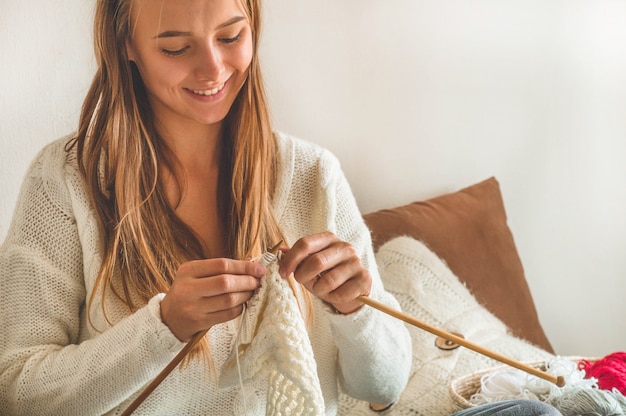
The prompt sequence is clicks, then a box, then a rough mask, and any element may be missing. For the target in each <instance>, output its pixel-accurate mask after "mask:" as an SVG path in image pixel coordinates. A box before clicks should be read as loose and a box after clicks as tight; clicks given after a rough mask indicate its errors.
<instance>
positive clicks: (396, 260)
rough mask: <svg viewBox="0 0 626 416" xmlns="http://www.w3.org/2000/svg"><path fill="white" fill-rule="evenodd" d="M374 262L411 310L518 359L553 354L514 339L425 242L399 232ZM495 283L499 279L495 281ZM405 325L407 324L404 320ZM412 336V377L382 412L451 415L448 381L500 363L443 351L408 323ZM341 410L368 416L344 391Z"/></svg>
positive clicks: (429, 336) (405, 307) (459, 351)
mask: <svg viewBox="0 0 626 416" xmlns="http://www.w3.org/2000/svg"><path fill="white" fill-rule="evenodd" d="M376 259H377V263H378V267H379V270H380V274H381V277H382V279H383V283H384V285H385V288H386V289H387V290H388V291H389V292H391V293H392V294H393V295H395V296H396V298H397V299H398V301H399V302H400V305H401V307H402V310H403V311H404V312H406V313H408V314H409V315H411V316H413V317H415V318H417V319H419V320H421V321H423V322H426V323H428V324H430V325H433V326H435V327H437V328H441V329H443V330H446V331H448V332H454V333H460V334H462V335H463V336H464V337H465V338H466V339H468V340H470V341H472V342H473V343H475V344H478V345H481V346H483V347H485V348H487V349H489V350H492V351H496V352H499V353H501V354H503V355H506V356H508V357H511V358H513V359H516V360H519V361H531V362H533V361H543V360H545V359H549V358H554V356H553V355H551V354H549V353H547V352H545V351H543V350H542V349H540V348H537V347H535V346H533V345H530V344H529V343H527V342H525V341H523V340H521V339H518V338H515V337H513V336H512V335H510V334H509V333H508V332H507V328H506V326H505V325H504V324H503V323H502V322H501V321H500V320H498V319H497V318H496V317H495V316H494V315H492V314H491V313H490V312H489V311H487V309H485V308H484V307H483V306H482V305H480V304H479V303H478V302H477V301H476V299H475V298H474V296H472V294H471V293H470V292H469V290H468V289H467V288H466V287H465V286H464V285H463V284H462V283H461V282H460V281H459V279H458V278H457V277H456V276H455V275H454V274H453V273H452V271H450V269H449V268H448V267H447V266H446V264H445V263H444V262H443V261H442V260H441V259H439V258H438V257H437V255H436V254H435V253H433V252H432V251H431V250H429V249H428V247H426V246H425V245H424V244H422V243H421V242H419V241H416V240H414V239H411V238H408V237H398V238H396V239H393V240H391V241H389V242H388V243H386V244H385V245H383V246H382V247H381V248H380V250H379V251H378V253H377V257H376ZM494 284H497V282H494ZM407 325H408V324H407ZM408 328H409V332H410V333H411V338H412V341H413V363H412V368H411V376H410V379H409V383H408V386H407V388H406V389H405V391H404V392H403V394H402V396H401V397H400V400H399V401H398V402H397V403H396V404H395V406H393V407H392V408H391V409H390V410H388V411H386V412H384V415H386V416H387V415H423V416H437V415H449V414H450V413H452V412H454V411H456V410H459V409H458V408H457V406H456V405H455V403H454V401H453V400H452V396H451V394H450V390H449V389H450V382H451V381H452V380H454V379H456V378H457V377H460V376H464V375H467V374H471V373H474V372H476V371H478V370H482V369H486V368H491V367H494V366H498V365H501V364H500V363H499V362H497V361H495V360H493V359H491V358H488V357H485V356H483V355H481V354H478V353H476V352H474V351H471V350H468V349H466V348H464V347H460V348H458V349H455V350H449V351H446V350H442V349H439V348H437V347H436V345H435V339H436V336H435V335H432V334H430V333H429V332H426V331H424V330H421V329H418V328H416V327H413V326H410V325H408ZM339 414H340V415H351V416H357V415H360V416H371V415H372V414H373V413H372V412H371V410H369V408H368V405H367V403H363V402H359V401H357V400H354V399H352V398H350V397H348V396H346V395H343V396H342V397H341V398H340V409H339Z"/></svg>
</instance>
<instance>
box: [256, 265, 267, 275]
mask: <svg viewBox="0 0 626 416" xmlns="http://www.w3.org/2000/svg"><path fill="white" fill-rule="evenodd" d="M255 272H256V274H257V275H259V276H264V275H265V266H263V265H262V264H258V263H257V265H256V270H255Z"/></svg>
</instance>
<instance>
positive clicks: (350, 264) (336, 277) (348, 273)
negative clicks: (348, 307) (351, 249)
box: [296, 258, 362, 296]
mask: <svg viewBox="0 0 626 416" xmlns="http://www.w3.org/2000/svg"><path fill="white" fill-rule="evenodd" d="M361 270H362V267H361V262H360V261H358V259H354V258H351V259H348V260H347V261H344V262H343V263H340V264H338V265H336V266H334V267H333V268H332V269H330V270H328V271H325V272H322V273H318V274H317V275H315V277H314V279H313V281H312V285H311V291H312V292H313V293H315V294H316V295H318V296H319V295H322V296H323V295H326V294H329V293H330V292H332V291H334V290H337V289H338V288H340V287H341V286H342V285H344V284H345V283H346V282H347V281H349V280H350V279H353V278H355V277H359V273H360V272H361ZM296 273H298V272H296Z"/></svg>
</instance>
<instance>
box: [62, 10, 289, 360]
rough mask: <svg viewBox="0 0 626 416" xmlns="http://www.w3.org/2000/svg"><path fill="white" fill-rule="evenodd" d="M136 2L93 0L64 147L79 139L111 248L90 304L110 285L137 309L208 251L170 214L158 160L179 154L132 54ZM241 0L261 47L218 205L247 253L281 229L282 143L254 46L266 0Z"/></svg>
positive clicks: (231, 120) (237, 252) (229, 134)
mask: <svg viewBox="0 0 626 416" xmlns="http://www.w3.org/2000/svg"><path fill="white" fill-rule="evenodd" d="M131 2H132V0H118V1H112V0H99V1H98V2H97V5H96V13H95V25H94V43H95V56H96V60H97V72H96V74H95V76H94V79H93V82H92V84H91V87H90V89H89V92H88V93H87V96H86V98H85V101H84V104H83V108H82V113H81V115H80V121H79V127H78V131H77V134H76V137H75V138H74V139H73V140H72V141H71V142H70V143H69V144H68V148H67V150H68V151H70V150H71V149H72V148H74V147H75V148H76V152H77V158H78V164H79V168H80V171H81V173H82V175H84V177H85V180H86V184H87V189H88V193H89V196H90V198H91V199H92V202H93V206H94V207H95V210H96V215H97V218H98V220H99V226H100V230H101V234H102V238H103V243H104V249H105V251H104V253H105V254H104V258H103V262H102V266H101V269H100V272H99V274H98V278H97V282H96V288H98V289H99V290H94V291H93V293H92V295H91V297H90V299H89V302H88V307H89V310H91V307H92V304H93V302H94V298H95V296H96V293H100V294H101V297H102V305H104V304H105V302H104V298H105V297H106V295H107V291H108V290H111V292H113V293H114V295H115V296H117V297H118V298H119V299H121V300H122V301H123V302H124V303H125V304H127V305H128V307H129V310H130V311H134V310H136V309H138V308H139V307H141V306H143V305H145V304H146V302H147V301H148V300H149V299H150V298H151V297H153V296H154V295H155V294H157V293H162V292H167V290H168V288H169V287H170V285H171V283H172V278H173V277H174V275H175V273H176V270H177V269H178V267H179V266H180V265H181V264H182V263H183V262H185V261H189V260H192V259H198V258H202V248H201V245H200V242H199V241H198V239H197V238H196V237H195V236H194V233H193V232H192V231H191V229H189V227H187V226H186V225H185V224H184V223H183V222H182V221H181V220H180V219H179V218H178V217H177V216H176V215H175V214H174V212H173V210H172V208H171V207H170V206H169V204H168V202H167V199H166V197H165V194H164V190H163V187H162V183H161V181H160V178H159V172H160V170H159V164H160V163H165V164H166V165H168V166H170V167H171V165H172V164H173V163H176V161H175V160H173V158H172V154H171V152H169V151H168V149H167V147H166V146H165V144H164V142H163V141H162V140H161V139H160V137H159V135H158V134H157V132H156V130H155V126H154V117H153V114H152V111H151V109H150V106H149V105H148V101H147V95H146V90H145V87H144V85H143V82H142V80H141V77H140V75H139V73H138V71H137V69H136V67H135V66H134V64H132V63H131V62H129V59H128V56H127V52H126V42H127V41H128V40H129V39H130V34H131V21H130V19H131V13H130V10H131ZM242 5H243V8H244V10H245V12H246V13H247V15H248V16H247V17H248V19H249V21H250V26H251V29H252V36H253V42H254V50H255V53H254V54H253V58H252V62H251V65H250V69H249V75H248V78H247V80H246V82H245V83H244V85H243V87H242V89H241V91H240V93H239V95H238V97H237V99H236V100H235V102H234V104H233V106H232V108H231V110H230V112H229V114H228V115H227V116H226V119H225V120H224V129H223V145H222V148H223V151H222V157H221V164H222V166H221V167H220V179H219V181H220V184H219V192H220V201H222V204H221V206H220V208H219V215H220V217H221V221H225V223H227V224H229V227H226V230H227V236H226V237H227V238H226V240H227V250H226V252H227V254H228V256H230V257H232V258H241V259H243V258H250V257H255V256H257V255H260V254H261V253H262V252H263V251H264V250H265V249H266V248H267V247H270V246H272V245H273V244H274V243H276V242H277V241H278V240H279V239H281V238H283V236H282V232H281V229H280V226H279V224H278V222H277V220H276V218H275V217H274V215H273V213H272V209H271V198H272V196H273V190H274V184H275V180H276V178H275V170H276V169H275V167H276V160H275V159H276V152H277V149H276V142H275V138H274V136H273V134H272V129H271V125H270V116H269V111H268V105H267V102H266V97H265V93H264V89H263V81H262V77H261V71H260V68H259V63H258V58H257V53H256V50H257V48H258V43H259V32H260V25H261V21H260V14H259V12H260V8H261V5H260V0H242ZM102 308H103V312H104V315H105V317H106V311H104V306H102ZM203 344H204V345H202V346H201V348H202V349H204V350H205V351H207V345H206V342H205V341H203Z"/></svg>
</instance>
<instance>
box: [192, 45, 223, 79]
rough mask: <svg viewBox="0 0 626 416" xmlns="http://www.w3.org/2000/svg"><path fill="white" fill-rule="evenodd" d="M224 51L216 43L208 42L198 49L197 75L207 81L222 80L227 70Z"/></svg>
mask: <svg viewBox="0 0 626 416" xmlns="http://www.w3.org/2000/svg"><path fill="white" fill-rule="evenodd" d="M225 69H226V68H225V66H224V59H223V56H222V51H220V49H219V48H218V47H216V45H214V44H211V43H207V44H206V45H204V46H203V47H202V48H200V49H199V51H198V59H197V61H196V76H197V77H198V78H199V79H202V80H207V81H220V76H221V75H222V73H223V72H224V71H225Z"/></svg>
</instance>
